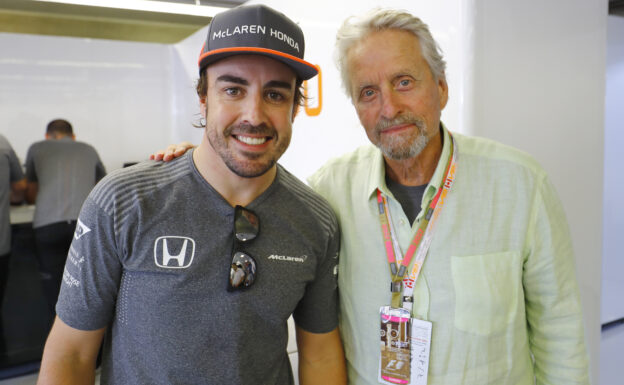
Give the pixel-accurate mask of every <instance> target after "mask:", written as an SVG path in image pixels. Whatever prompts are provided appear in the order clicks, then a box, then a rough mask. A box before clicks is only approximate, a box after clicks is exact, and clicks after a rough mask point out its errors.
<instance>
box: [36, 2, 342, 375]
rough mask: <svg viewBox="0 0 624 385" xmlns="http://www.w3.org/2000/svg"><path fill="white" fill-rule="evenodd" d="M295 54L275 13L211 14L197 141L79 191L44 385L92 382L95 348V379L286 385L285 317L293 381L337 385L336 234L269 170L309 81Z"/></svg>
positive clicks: (324, 208)
mask: <svg viewBox="0 0 624 385" xmlns="http://www.w3.org/2000/svg"><path fill="white" fill-rule="evenodd" d="M283 36H287V37H288V39H282V38H281V37H283ZM303 54H304V40H303V34H302V32H301V29H300V28H299V27H298V26H297V25H296V24H295V23H294V22H293V21H291V20H290V19H288V18H287V17H286V16H284V15H283V14H281V13H279V12H277V11H275V10H273V9H271V8H268V7H266V6H261V5H258V6H256V5H254V6H242V7H237V8H234V9H232V10H228V11H226V12H223V13H220V14H218V15H216V16H215V17H214V18H213V20H212V22H211V24H210V28H209V30H208V37H207V39H206V43H205V45H204V47H203V49H202V53H201V56H200V58H199V71H200V79H199V81H198V84H197V93H198V96H199V98H200V104H201V110H202V115H203V117H204V119H205V132H204V137H203V140H202V143H201V144H200V146H199V147H198V148H197V149H196V150H195V151H193V152H192V153H191V152H189V153H188V154H187V156H185V157H183V158H180V159H178V160H177V161H175V162H171V163H169V164H163V163H156V162H146V163H143V164H140V165H138V166H135V167H133V168H129V169H124V170H119V171H117V172H113V173H112V174H111V175H110V176H109V177H107V178H106V179H104V180H103V181H102V183H100V184H99V185H98V186H96V188H95V189H94V191H93V192H92V194H91V195H90V196H89V198H88V199H87V201H86V202H85V206H84V208H83V210H82V212H81V214H80V221H81V223H82V226H81V228H80V229H79V230H78V231H77V232H76V236H75V240H74V242H73V243H72V248H71V250H70V254H69V257H68V262H67V265H66V270H65V274H64V284H63V287H62V289H61V294H60V297H59V302H58V304H57V313H58V318H57V320H56V322H55V324H54V327H53V329H52V332H51V334H50V337H49V338H48V341H47V343H46V347H45V352H44V357H43V362H42V369H41V375H40V381H39V383H41V384H53V383H54V384H56V383H58V384H77V383H87V382H90V383H93V371H94V365H95V358H96V356H97V351H98V348H99V346H100V344H101V342H102V340H103V339H104V354H103V363H102V376H101V383H102V384H109V383H114V384H292V383H293V376H292V373H291V370H290V363H289V358H288V354H287V352H286V344H287V340H288V329H287V326H286V321H287V319H288V317H289V316H290V315H291V314H293V316H294V319H295V323H296V328H297V343H298V350H299V375H300V379H301V382H302V384H319V385H324V384H342V383H345V370H344V355H343V351H342V346H341V344H340V336H339V334H338V330H337V324H338V320H337V305H336V299H337V295H336V276H335V273H336V270H337V267H336V264H337V262H338V248H339V232H338V224H337V221H336V218H335V216H334V214H333V213H332V210H331V209H330V207H329V205H328V204H327V203H326V202H325V201H324V200H323V199H322V198H320V197H319V196H318V195H317V194H315V193H314V192H312V191H311V190H310V189H309V188H308V187H307V186H305V185H304V184H303V183H302V182H301V181H299V180H297V179H296V178H295V177H294V176H293V175H291V174H290V173H288V171H286V170H285V169H283V168H282V167H281V166H279V165H278V164H277V160H278V159H279V158H280V156H281V155H282V154H283V152H284V151H285V150H286V148H287V147H288V144H289V142H290V137H291V132H292V122H293V119H294V116H295V112H296V110H297V107H298V103H299V101H300V98H301V96H300V95H301V93H300V90H299V86H300V85H301V83H302V80H304V79H309V78H311V77H313V76H314V75H316V73H317V70H316V68H315V67H314V66H313V65H312V64H310V63H308V62H306V61H304V60H303ZM105 335H106V338H104V336H105Z"/></svg>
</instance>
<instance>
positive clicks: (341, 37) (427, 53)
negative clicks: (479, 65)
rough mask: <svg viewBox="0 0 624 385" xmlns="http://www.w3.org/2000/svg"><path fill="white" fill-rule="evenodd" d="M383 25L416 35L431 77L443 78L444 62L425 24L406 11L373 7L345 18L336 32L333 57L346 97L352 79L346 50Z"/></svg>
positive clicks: (349, 90)
mask: <svg viewBox="0 0 624 385" xmlns="http://www.w3.org/2000/svg"><path fill="white" fill-rule="evenodd" d="M386 29H397V30H401V31H406V32H410V33H412V34H414V36H416V38H418V42H419V43H420V50H421V52H422V55H423V57H424V59H425V60H426V61H427V64H428V65H429V69H430V70H431V73H432V74H433V76H434V78H435V79H436V80H439V79H445V74H444V71H445V69H446V62H445V61H444V58H443V57H442V51H441V50H440V47H439V46H438V43H436V41H435V40H434V39H433V36H431V32H429V27H427V24H425V23H423V22H422V20H420V19H419V18H417V17H416V16H413V15H411V14H410V13H408V12H407V11H401V10H394V9H380V8H375V9H372V10H371V11H369V12H367V13H365V14H364V15H362V16H360V17H356V16H351V17H349V18H347V19H346V20H345V21H344V23H342V26H341V27H340V28H339V29H338V33H337V34H336V49H335V53H334V60H335V62H336V66H337V67H338V70H339V71H340V77H341V78H342V86H343V87H344V89H345V91H346V93H347V96H348V97H351V82H350V80H349V73H348V68H347V63H346V61H347V60H346V59H347V54H348V53H349V50H350V49H351V48H353V46H354V45H355V44H356V43H358V42H359V41H361V40H362V39H364V38H365V37H366V36H367V35H368V34H370V33H371V32H375V31H383V30H386Z"/></svg>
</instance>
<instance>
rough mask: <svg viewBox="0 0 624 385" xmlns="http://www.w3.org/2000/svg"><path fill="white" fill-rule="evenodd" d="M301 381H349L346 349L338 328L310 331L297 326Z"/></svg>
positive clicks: (334, 384) (331, 384)
mask: <svg viewBox="0 0 624 385" xmlns="http://www.w3.org/2000/svg"><path fill="white" fill-rule="evenodd" d="M297 350H298V352H299V383H300V384H301V385H310V384H312V385H314V384H318V385H338V384H346V383H347V371H346V367H345V357H344V350H343V349H342V342H341V340H340V333H339V331H338V328H335V329H334V330H332V331H330V332H329V333H310V332H307V331H305V330H303V329H302V328H300V327H297Z"/></svg>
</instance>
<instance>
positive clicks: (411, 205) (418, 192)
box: [386, 175, 427, 224]
mask: <svg viewBox="0 0 624 385" xmlns="http://www.w3.org/2000/svg"><path fill="white" fill-rule="evenodd" d="M386 186H388V189H389V190H390V192H392V195H394V197H395V198H396V200H397V201H399V203H400V204H401V207H403V211H404V212H405V215H407V219H408V220H409V223H410V224H412V223H414V220H415V219H416V217H417V216H418V213H419V212H420V202H421V201H422V196H423V194H424V193H425V189H426V188H427V185H426V184H424V185H422V186H404V185H402V184H399V183H397V182H395V181H393V180H392V179H390V178H388V176H387V175H386Z"/></svg>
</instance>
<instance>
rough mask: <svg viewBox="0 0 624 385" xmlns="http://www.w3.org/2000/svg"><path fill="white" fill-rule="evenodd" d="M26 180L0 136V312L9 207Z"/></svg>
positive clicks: (0, 342)
mask: <svg viewBox="0 0 624 385" xmlns="http://www.w3.org/2000/svg"><path fill="white" fill-rule="evenodd" d="M25 189H26V180H25V179H24V174H23V172H22V166H21V165H20V163H19V160H18V158H17V156H16V155H15V151H13V147H11V144H10V143H9V141H8V140H7V139H6V138H5V137H4V135H0V310H2V300H3V299H4V290H5V289H6V284H7V280H8V278H9V261H10V259H11V258H10V257H11V218H10V214H9V207H10V205H11V204H19V203H21V202H22V201H23V199H24V190H25ZM5 353H6V345H5V340H4V328H3V322H2V317H0V359H1V358H2V357H3V356H4V355H5Z"/></svg>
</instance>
